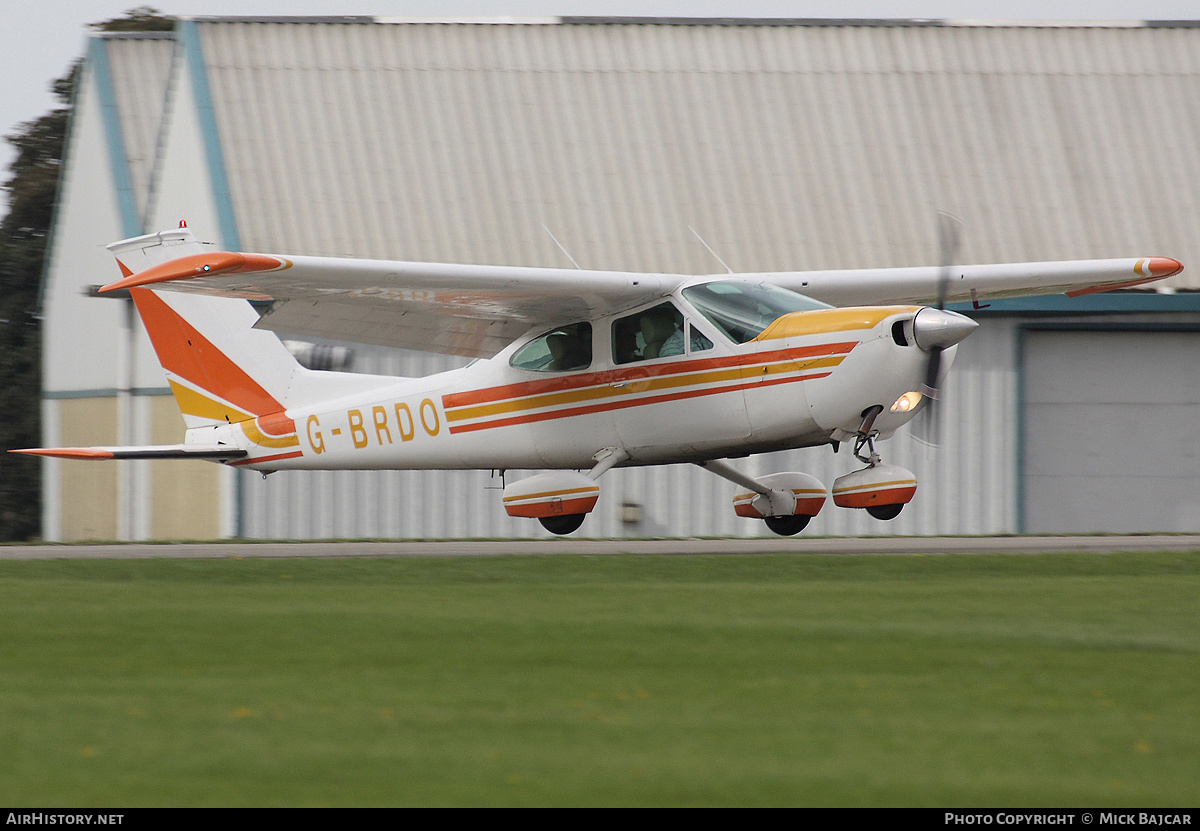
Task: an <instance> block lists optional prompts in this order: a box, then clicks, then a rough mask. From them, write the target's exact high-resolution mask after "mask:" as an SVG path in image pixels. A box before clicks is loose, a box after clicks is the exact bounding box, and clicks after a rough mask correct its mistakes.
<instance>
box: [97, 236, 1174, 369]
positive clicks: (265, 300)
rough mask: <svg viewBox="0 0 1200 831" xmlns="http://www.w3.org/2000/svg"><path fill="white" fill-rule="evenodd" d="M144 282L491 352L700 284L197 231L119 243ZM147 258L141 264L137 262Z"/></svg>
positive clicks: (805, 286) (885, 275) (874, 284)
mask: <svg viewBox="0 0 1200 831" xmlns="http://www.w3.org/2000/svg"><path fill="white" fill-rule="evenodd" d="M109 249H110V250H111V251H112V252H113V253H114V255H116V257H117V259H118V262H119V263H121V269H122V273H123V274H124V275H125V277H124V278H123V279H121V280H118V281H117V282H115V283H112V284H110V285H108V286H105V287H104V288H103V289H101V291H104V292H109V291H115V290H119V289H128V288H133V287H137V286H154V287H155V288H161V289H172V290H176V291H189V292H198V293H202V294H213V295H221V296H227V297H242V298H245V299H247V300H251V301H255V302H257V303H259V304H260V305H265V306H266V309H265V311H264V312H263V314H262V317H261V318H260V320H259V322H258V323H257V324H256V327H257V328H262V329H269V330H272V331H275V332H280V333H289V334H293V335H300V336H308V337H322V338H331V339H336V340H347V341H354V342H357V343H369V344H377V345H382V346H398V347H405V348H409V349H419V350H424V351H433V352H442V353H448V354H454V355H463V356H467V357H491V356H493V355H495V354H496V353H497V352H499V351H500V350H501V349H503V348H504V347H505V346H507V345H508V344H509V343H511V342H512V340H513V339H514V338H516V337H519V336H520V335H521V334H523V333H524V332H526V331H528V330H530V329H532V328H535V327H537V326H538V325H545V326H547V327H549V326H555V325H560V324H563V323H566V322H572V321H578V320H585V319H588V318H592V317H597V316H603V315H605V314H608V313H611V312H616V311H620V310H621V309H624V308H629V307H632V306H636V305H638V304H641V303H643V302H649V301H651V300H653V299H655V298H658V297H663V296H666V295H668V294H670V293H671V292H672V291H674V290H675V289H676V288H677V287H678V286H679V285H680V284H681V283H683V282H685V281H692V280H696V279H698V278H696V277H689V276H685V275H673V274H642V273H633V272H618V271H585V270H577V269H558V268H524V267H519V266H489V265H455V264H441V263H411V262H399V261H389V260H359V259H352V258H335V257H309V256H287V255H276V254H243V253H236V252H230V251H217V250H211V249H208V248H207V247H206V246H203V245H201V244H200V243H198V242H196V241H195V240H194V238H193V237H192V236H191V233H190V232H189V231H187V230H186V229H182V230H179V231H170V232H162V233H160V234H150V235H146V236H144V237H137V238H134V239H130V240H124V241H122V242H118V243H113V244H112V245H110V246H109ZM128 263H135V264H136V265H138V266H139V268H140V270H137V269H134V268H130V267H129V265H128ZM1182 269H1183V266H1182V265H1181V264H1180V263H1179V262H1178V261H1176V260H1173V259H1170V258H1167V257H1146V258H1141V259H1113V260H1071V261H1064V262H1046V263H1015V264H1006V265H965V266H957V267H954V268H953V269H952V270H950V271H949V272H947V271H946V270H944V269H942V268H940V267H937V266H929V267H917V268H884V269H851V270H842V271H808V272H764V273H757V274H735V275H728V274H722V275H713V276H712V279H722V280H729V279H739V280H749V281H755V282H767V283H772V284H775V285H778V286H781V287H783V288H787V289H791V290H793V291H796V292H799V293H800V294H805V295H808V296H810V297H813V298H815V299H817V300H822V301H824V302H826V303H830V304H832V305H835V306H850V305H860V306H875V305H892V304H904V303H917V304H929V303H933V302H935V301H936V300H938V298H939V294H941V293H942V289H943V281H944V280H945V279H946V276H947V275H948V276H949V279H948V283H947V284H946V285H945V286H944V289H945V292H944V293H945V299H946V300H948V301H950V302H956V301H971V300H975V301H978V300H985V299H998V298H1004V297H1021V296H1030V295H1039V294H1055V293H1059V292H1065V293H1066V294H1068V295H1071V296H1076V295H1081V294H1090V293H1093V292H1100V291H1109V290H1112V289H1117V288H1127V287H1130V286H1135V285H1140V284H1142V283H1148V282H1152V281H1154V280H1159V279H1162V278H1164V277H1168V276H1170V275H1172V274H1176V273H1178V272H1179V271H1181V270H1182Z"/></svg>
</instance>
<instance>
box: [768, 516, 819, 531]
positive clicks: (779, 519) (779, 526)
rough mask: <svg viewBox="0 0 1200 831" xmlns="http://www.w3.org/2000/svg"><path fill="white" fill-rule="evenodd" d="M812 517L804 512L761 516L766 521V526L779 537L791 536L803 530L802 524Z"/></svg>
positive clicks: (804, 524) (805, 523)
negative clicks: (789, 514)
mask: <svg viewBox="0 0 1200 831" xmlns="http://www.w3.org/2000/svg"><path fill="white" fill-rule="evenodd" d="M810 519H812V517H810V516H806V515H805V514H793V515H791V516H768V517H763V522H765V523H767V527H768V528H770V529H771V530H772V531H774V532H775V533H776V534H778V535H779V536H781V537H793V536H795V535H796V534H799V533H800V532H801V531H803V530H804V526H806V525H808V521H809V520H810Z"/></svg>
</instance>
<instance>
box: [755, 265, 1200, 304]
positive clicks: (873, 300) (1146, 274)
mask: <svg viewBox="0 0 1200 831" xmlns="http://www.w3.org/2000/svg"><path fill="white" fill-rule="evenodd" d="M1181 271H1183V265H1182V264H1181V263H1180V262H1179V261H1178V260H1173V259H1171V258H1169V257H1143V258H1140V259H1117V260H1064V261H1060V262H1046V263H1009V264H1002V265H960V266H955V267H953V268H951V269H949V270H948V271H947V270H946V269H943V268H942V267H940V266H924V267H917V268H874V269H848V270H844V271H794V272H769V273H763V274H746V275H742V276H744V277H745V278H746V279H757V280H761V281H763V282H766V283H773V284H774V285H777V286H781V287H783V288H786V289H791V290H792V291H795V292H799V293H800V294H805V295H808V296H809V297H812V298H813V299H815V300H821V301H824V302H826V303H829V304H831V305H834V306H884V305H893V304H903V303H913V304H918V305H928V304H931V303H935V302H937V301H938V299H939V297H938V295H939V293H940V289H941V283H942V281H943V280H944V279H946V278H947V277H948V282H947V284H946V286H945V297H944V300H945V301H946V302H949V303H959V302H971V301H973V300H974V301H977V300H1000V299H1003V298H1008V297H1031V296H1035V295H1041V294H1066V295H1068V296H1070V297H1079V296H1081V295H1085V294H1095V293H1097V292H1104V291H1112V290H1114V289H1123V288H1130V287H1131V286H1138V285H1142V284H1143V283H1151V282H1154V281H1155V280H1161V279H1163V278H1165V277H1170V276H1171V275H1173V274H1178V273H1179V272H1181Z"/></svg>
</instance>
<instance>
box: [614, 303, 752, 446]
mask: <svg viewBox="0 0 1200 831" xmlns="http://www.w3.org/2000/svg"><path fill="white" fill-rule="evenodd" d="M609 331H610V335H611V347H612V349H611V358H612V363H613V370H612V373H611V376H612V381H611V384H610V392H611V399H612V409H611V411H610V412H611V413H612V418H613V422H614V425H615V428H616V432H617V435H618V436H619V437H620V439H621V442H622V445H623V446H624V447H625V449H626V450H628V451H629V452H630V453H631V454H632V455H633V456H634V458H639V457H645V458H650V457H652V456H653V455H654V451H653V448H661V449H663V450H666V451H670V452H677V451H678V450H679V449H680V448H697V449H701V448H706V447H713V446H719V445H721V444H723V443H726V442H730V441H738V440H741V439H744V438H746V436H748V435H749V432H750V430H749V420H748V419H747V417H746V402H745V397H744V395H743V393H742V381H741V367H740V365H739V363H738V358H737V356H736V355H734V354H731V353H730V351H729V350H728V348H727V347H720V346H718V345H717V344H715V343H714V341H713V339H712V338H710V337H709V336H708V335H706V334H705V333H704V332H703V331H702V330H701V329H700V328H698V327H696V326H695V325H694V322H693V321H691V320H689V319H687V318H686V317H685V316H684V315H683V314H682V313H681V312H680V311H679V309H678V308H677V307H676V305H675V304H674V303H671V302H666V303H660V304H658V305H656V306H652V307H650V308H646V309H641V310H639V311H637V312H634V313H632V314H628V315H623V316H621V317H619V318H617V319H615V320H614V321H613V322H612V325H611V327H610V330H609Z"/></svg>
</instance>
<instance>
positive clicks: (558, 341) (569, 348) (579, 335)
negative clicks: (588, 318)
mask: <svg viewBox="0 0 1200 831" xmlns="http://www.w3.org/2000/svg"><path fill="white" fill-rule="evenodd" d="M509 364H511V365H512V366H514V367H516V368H517V369H529V370H533V371H534V372H571V371H574V370H579V369H587V368H588V367H589V366H591V365H592V324H590V323H586V322H585V323H573V324H571V325H570V326H559V327H558V328H557V329H555V330H554V331H552V332H547V333H546V334H544V335H542V336H541V337H537V338H534V339H533V340H531V341H530V342H529V343H527V344H525V345H524V346H522V347H521V348H520V349H518V350H517V351H516V353H514V354H513V356H512V358H511V359H510V360H509Z"/></svg>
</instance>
